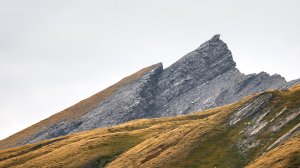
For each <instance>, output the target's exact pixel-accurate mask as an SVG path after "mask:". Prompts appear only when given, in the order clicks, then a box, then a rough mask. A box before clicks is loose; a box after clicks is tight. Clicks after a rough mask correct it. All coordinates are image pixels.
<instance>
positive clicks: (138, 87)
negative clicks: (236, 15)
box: [0, 35, 300, 148]
mask: <svg viewBox="0 0 300 168" xmlns="http://www.w3.org/2000/svg"><path fill="white" fill-rule="evenodd" d="M298 83H300V80H295V81H291V82H286V80H285V79H284V78H283V77H281V76H280V75H277V74H276V75H272V76H270V75H269V74H267V73H265V72H261V73H259V74H249V75H245V74H243V73H241V72H240V71H239V70H238V69H237V68H236V63H235V62H234V60H233V57H232V54H231V51H230V50H229V49H228V47H227V45H226V44H225V43H224V42H223V41H222V40H220V35H215V36H213V37H212V38H211V39H210V40H208V41H206V42H205V43H204V44H202V45H201V46H200V47H199V48H197V49H196V50H194V51H192V52H190V53H188V54H187V55H185V56H183V57H182V58H181V59H179V60H178V61H177V62H175V63H174V64H172V65H171V66H170V67H168V68H166V69H163V66H162V64H161V63H160V64H156V65H154V66H152V67H151V69H150V70H148V71H147V72H145V73H144V74H143V75H141V76H140V77H139V78H138V79H136V80H134V81H132V82H129V83H126V84H125V85H122V86H121V87H119V88H118V89H116V90H115V91H114V92H112V94H110V95H109V96H107V98H105V99H104V100H101V101H99V102H97V103H95V104H94V105H93V108H91V109H90V110H89V111H87V112H85V113H84V114H82V115H80V116H78V117H77V118H75V119H74V118H73V119H66V120H63V121H59V122H56V123H54V124H49V125H47V126H44V127H40V126H39V127H37V128H34V129H35V130H34V131H33V132H34V133H30V134H28V136H26V137H25V138H24V136H23V137H22V138H18V134H15V135H13V136H11V137H9V138H7V139H6V140H4V141H2V142H0V148H5V147H9V146H16V145H22V144H27V143H33V142H37V141H40V140H43V139H49V138H53V137H58V136H61V135H67V134H70V133H74V132H79V131H84V130H91V129H94V128H99V127H107V126H113V125H117V124H120V123H124V122H127V121H130V120H134V119H138V118H153V117H164V116H177V115H183V114H188V113H192V112H195V111H201V110H204V109H207V108H212V107H218V106H222V105H225V104H229V103H232V102H235V101H238V100H239V99H241V98H243V97H245V96H248V95H251V94H254V93H259V92H262V91H264V90H269V89H286V88H288V87H290V86H292V85H295V84H298ZM77 105H78V104H77ZM79 106H80V102H79ZM77 110H78V109H77ZM78 111H80V109H79V110H78ZM50 119H51V117H50V118H49V119H46V121H47V120H50ZM33 127H34V126H33ZM254 131H255V130H254ZM19 134H22V135H24V134H26V129H25V130H23V132H20V133H19ZM10 139H14V141H13V143H10V144H8V142H9V141H10ZM4 142H5V143H6V144H4ZM7 144H8V145H7Z"/></svg>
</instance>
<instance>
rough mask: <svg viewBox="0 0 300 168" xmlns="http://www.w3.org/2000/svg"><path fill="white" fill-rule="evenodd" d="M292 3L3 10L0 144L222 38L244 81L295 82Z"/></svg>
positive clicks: (51, 5) (211, 1) (74, 0)
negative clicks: (277, 78)
mask: <svg viewBox="0 0 300 168" xmlns="http://www.w3.org/2000/svg"><path fill="white" fill-rule="evenodd" d="M299 9H300V1H299V0H276V1H274V0H252V1H242V0H226V1H225V0H218V1H217V0H206V1H204V0H151V1H150V0H0V93H1V94H0V114H1V116H0V139H1V138H5V137H7V136H9V135H11V134H13V133H15V132H17V131H19V130H21V129H23V128H25V127H28V126H30V125H31V124H34V123H36V122H38V121H40V120H41V119H44V118H47V117H49V116H50V115H52V114H54V113H56V112H59V111H61V110H63V109H64V108H66V107H69V106H70V105H73V104H74V103H76V102H78V101H80V100H82V99H84V98H86V97H88V96H90V95H92V94H94V93H96V92H98V91H100V90H102V89H104V88H105V87H107V86H109V85H111V84H113V83H115V82H117V81H118V80H120V79H121V78H123V77H125V76H126V75H129V74H131V73H133V72H135V71H137V70H139V69H140V68H143V67H145V66H148V65H151V64H154V63H158V62H163V63H164V66H165V67H166V66H168V65H170V64H171V63H173V62H175V61H176V60H177V59H179V58H180V57H182V56H183V55H184V54H186V53H187V52H189V51H191V50H193V49H195V48H197V47H198V46H199V45H200V44H202V43H203V42H204V41H206V40H208V39H209V38H211V37H212V36H213V35H214V34H217V33H220V34H221V39H222V40H224V41H225V42H226V43H227V44H228V46H229V48H230V49H231V51H232V53H233V56H234V60H235V61H236V63H237V67H238V68H239V69H240V70H241V71H242V72H244V73H257V72H260V71H266V72H268V73H270V74H274V73H279V74H281V75H282V76H284V77H286V79H287V80H292V79H295V78H300V68H299V62H300V33H299V30H300V10H299Z"/></svg>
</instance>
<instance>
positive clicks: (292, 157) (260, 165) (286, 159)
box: [246, 134, 300, 168]
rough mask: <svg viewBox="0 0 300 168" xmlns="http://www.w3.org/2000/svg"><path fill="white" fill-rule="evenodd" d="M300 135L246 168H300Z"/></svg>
mask: <svg viewBox="0 0 300 168" xmlns="http://www.w3.org/2000/svg"><path fill="white" fill-rule="evenodd" d="M299 167H300V134H298V135H297V136H296V137H294V138H292V139H290V140H289V141H287V142H285V143H284V144H282V145H280V146H278V147H276V148H275V149H273V150H271V151H269V152H267V153H266V154H264V155H262V156H261V157H259V158H257V159H256V160H255V161H253V162H252V163H250V164H249V165H248V166H246V168H299Z"/></svg>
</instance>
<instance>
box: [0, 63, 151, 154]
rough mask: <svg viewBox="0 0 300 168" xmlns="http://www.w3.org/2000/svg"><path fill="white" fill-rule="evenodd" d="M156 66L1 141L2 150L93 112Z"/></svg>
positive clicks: (141, 71)
mask: <svg viewBox="0 0 300 168" xmlns="http://www.w3.org/2000/svg"><path fill="white" fill-rule="evenodd" d="M155 66H156V65H152V66H149V67H146V68H144V69H141V70H140V71H138V72H136V73H134V74H132V75H130V76H128V77H126V78H124V79H122V80H120V81H119V82H117V83H116V84H114V85H112V86H110V87H108V88H106V89H104V90H102V91H101V92H99V93H97V94H95V95H93V96H91V97H89V98H87V99H84V100H82V101H80V102H79V103H77V104H75V105H73V106H71V107H69V108H67V109H65V110H63V111H61V112H59V113H56V114H54V115H52V116H51V117H49V118H47V119H45V120H42V121H40V122H38V123H37V124H34V125H32V126H30V127H28V128H26V129H24V130H22V131H20V132H18V133H16V134H14V135H12V136H10V137H8V138H6V139H4V140H1V141H0V149H4V148H8V147H11V146H15V145H17V144H19V143H20V142H21V141H22V140H24V139H26V138H28V137H30V136H32V135H34V134H36V133H38V132H39V131H41V130H42V129H43V128H45V127H49V126H52V125H54V124H56V123H59V122H61V121H72V120H75V119H77V118H79V117H80V116H82V115H84V114H86V113H87V112H89V111H91V110H93V109H94V108H95V107H96V106H97V105H98V104H99V103H100V102H102V101H104V100H105V99H106V98H107V97H109V96H110V95H112V94H113V93H114V92H116V91H117V90H118V89H119V88H120V87H122V86H124V85H127V84H129V83H131V82H133V81H136V80H138V79H139V78H140V77H141V76H143V75H144V74H145V73H147V72H149V71H151V70H152V69H153V68H154V67H155Z"/></svg>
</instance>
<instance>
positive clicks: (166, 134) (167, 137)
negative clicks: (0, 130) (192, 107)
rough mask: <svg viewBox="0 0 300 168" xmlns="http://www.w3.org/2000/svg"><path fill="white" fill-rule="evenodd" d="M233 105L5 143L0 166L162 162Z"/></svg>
mask: <svg viewBox="0 0 300 168" xmlns="http://www.w3.org/2000/svg"><path fill="white" fill-rule="evenodd" d="M235 107H236V105H229V106H225V107H221V108H216V109H211V110H206V111H203V112H201V113H195V114H192V115H186V116H179V117H173V118H160V119H141V120H136V121H131V122H128V123H125V124H121V125H119V126H115V127H111V128H101V129H96V130H92V131H86V132H81V133H76V134H72V135H68V136H63V137H59V138H54V139H50V140H46V141H42V142H39V143H36V144H30V145H24V146H20V147H16V148H10V149H4V150H1V151H0V167H13V166H15V167H31V166H40V167H83V166H88V167H99V165H100V167H101V166H104V165H107V164H108V163H110V162H111V161H112V160H114V162H112V163H111V164H110V165H109V166H108V167H119V166H121V167H124V166H129V167H132V165H135V164H136V165H137V166H141V165H143V166H148V165H149V166H151V164H153V163H157V162H159V163H160V164H162V165H166V166H167V165H168V164H167V163H169V162H170V163H171V162H172V161H174V158H173V157H174V156H176V155H178V154H179V153H185V151H187V150H189V151H190V150H191V149H192V148H193V146H195V145H196V144H195V143H191V142H196V140H197V139H199V138H200V137H201V136H202V135H204V134H206V133H208V132H209V130H211V129H213V127H214V126H215V125H217V124H218V123H219V122H221V121H222V119H223V117H224V116H226V111H227V112H229V111H232V109H233V108H235ZM220 112H223V113H220ZM189 144H190V145H189ZM170 153H172V155H170ZM120 155H121V156H120ZM157 156H159V157H157ZM183 156H184V155H182V158H183ZM128 157H129V158H133V159H137V160H138V162H136V161H132V160H130V159H128ZM158 158H159V159H158ZM124 159H125V160H127V161H126V162H124ZM177 159H178V158H177Z"/></svg>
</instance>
